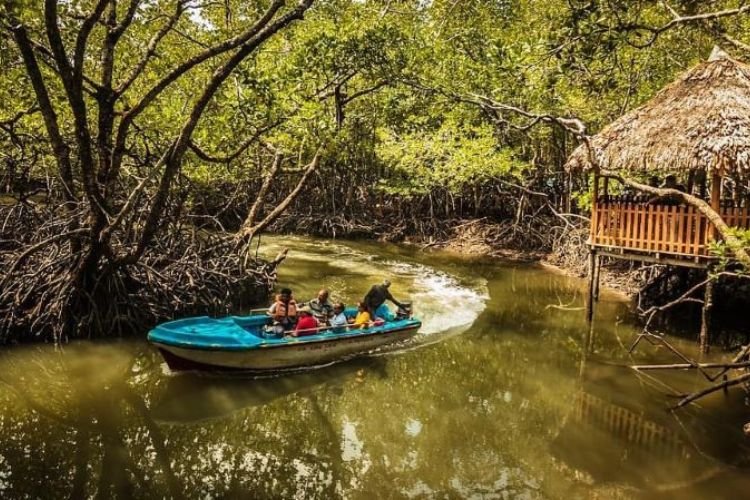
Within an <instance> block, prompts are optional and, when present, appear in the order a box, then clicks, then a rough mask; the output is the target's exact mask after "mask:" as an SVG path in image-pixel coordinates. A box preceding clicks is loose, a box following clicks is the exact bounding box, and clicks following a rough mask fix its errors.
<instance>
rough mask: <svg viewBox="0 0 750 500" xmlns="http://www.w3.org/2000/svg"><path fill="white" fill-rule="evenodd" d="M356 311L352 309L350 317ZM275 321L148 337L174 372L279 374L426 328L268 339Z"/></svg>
mask: <svg viewBox="0 0 750 500" xmlns="http://www.w3.org/2000/svg"><path fill="white" fill-rule="evenodd" d="M352 312H356V311H354V310H351V309H348V310H347V311H346V314H347V316H349V315H351V314H352ZM270 322H271V318H270V317H269V316H268V315H266V314H265V312H263V313H261V312H256V311H251V314H250V315H249V316H228V317H225V318H210V317H207V316H201V317H194V318H185V319H179V320H175V321H170V322H167V323H163V324H161V325H159V326H157V327H156V328H154V329H153V330H151V331H150V332H149V334H148V340H149V341H150V342H151V343H152V344H154V345H155V346H156V347H157V348H158V349H159V351H160V352H161V354H162V356H163V357H164V360H165V361H166V362H167V365H168V366H169V368H170V369H171V370H174V371H180V370H245V371H253V372H255V371H273V370H282V369H290V368H300V367H306V366H315V365H323V364H328V363H331V362H334V361H339V360H342V359H348V358H351V357H354V356H356V355H358V354H363V353H367V352H370V351H372V350H373V349H376V348H378V347H381V346H384V345H388V344H393V343H396V342H400V341H403V340H406V339H408V338H410V337H412V336H413V335H414V334H416V333H417V330H418V329H419V328H420V327H421V326H422V323H421V321H419V320H418V319H416V318H401V319H394V320H392V321H388V322H385V323H383V324H379V325H373V326H370V327H368V328H362V329H339V330H335V329H331V328H329V327H323V328H316V329H315V330H314V331H313V332H312V333H313V334H312V335H306V336H301V337H293V336H290V335H288V334H289V333H291V332H285V333H287V335H284V336H283V337H281V338H267V337H266V334H265V330H266V327H267V326H268V325H269V324H270Z"/></svg>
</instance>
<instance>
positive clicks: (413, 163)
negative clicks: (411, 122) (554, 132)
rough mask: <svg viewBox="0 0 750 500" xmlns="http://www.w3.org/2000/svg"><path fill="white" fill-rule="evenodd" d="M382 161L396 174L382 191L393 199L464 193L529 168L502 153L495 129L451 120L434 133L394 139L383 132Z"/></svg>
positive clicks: (485, 125) (413, 134) (385, 131)
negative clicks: (438, 192)
mask: <svg viewBox="0 0 750 500" xmlns="http://www.w3.org/2000/svg"><path fill="white" fill-rule="evenodd" d="M378 132H379V134H380V141H381V142H380V144H379V145H378V148H377V154H378V156H379V157H380V158H381V159H382V160H383V161H384V162H385V164H386V165H387V166H388V167H389V169H390V170H391V171H392V176H393V177H390V178H388V179H385V180H383V182H382V184H381V187H382V188H383V190H384V191H385V192H388V193H391V194H402V195H407V196H408V195H412V194H426V193H429V192H430V191H432V190H433V189H447V190H448V191H450V192H453V193H460V192H461V191H462V190H463V189H464V188H465V187H467V186H471V185H475V184H481V183H484V182H487V181H488V180H490V179H493V178H496V177H501V176H506V175H515V176H518V175H520V174H522V172H523V170H524V168H525V167H526V166H525V164H523V163H522V162H519V161H517V160H514V158H513V153H512V151H511V150H509V149H501V148H498V144H497V139H496V137H495V135H494V130H493V128H492V127H491V126H490V125H487V124H481V125H468V124H464V123H461V122H458V121H454V120H448V121H446V122H445V123H444V124H442V126H440V128H438V129H437V130H435V131H433V132H430V133H418V132H415V133H408V134H405V135H400V136H399V135H395V134H393V133H392V132H391V131H388V130H386V129H381V130H379V131H378Z"/></svg>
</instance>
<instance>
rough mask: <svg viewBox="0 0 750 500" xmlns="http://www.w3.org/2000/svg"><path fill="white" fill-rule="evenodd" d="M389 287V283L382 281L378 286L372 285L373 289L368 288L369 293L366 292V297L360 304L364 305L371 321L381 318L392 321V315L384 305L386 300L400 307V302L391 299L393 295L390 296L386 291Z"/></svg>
mask: <svg viewBox="0 0 750 500" xmlns="http://www.w3.org/2000/svg"><path fill="white" fill-rule="evenodd" d="M390 286H391V282H390V281H388V280H384V281H383V283H382V284H380V285H373V287H372V288H370V291H369V292H367V295H365V298H364V300H363V301H362V302H364V303H365V307H366V308H367V311H368V312H369V313H370V315H371V316H372V319H373V320H374V319H375V318H382V319H384V320H391V319H393V314H392V313H391V311H390V310H388V307H387V306H386V305H385V301H386V300H390V301H391V302H393V303H394V304H396V306H398V307H401V302H399V301H398V300H396V299H395V298H393V295H391V292H390V291H389V290H388V288H389V287H390Z"/></svg>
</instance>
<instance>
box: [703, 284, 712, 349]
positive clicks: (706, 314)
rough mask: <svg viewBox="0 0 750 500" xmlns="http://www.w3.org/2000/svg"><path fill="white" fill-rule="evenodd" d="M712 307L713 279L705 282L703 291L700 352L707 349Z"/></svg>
mask: <svg viewBox="0 0 750 500" xmlns="http://www.w3.org/2000/svg"><path fill="white" fill-rule="evenodd" d="M713 307H714V280H713V279H709V280H708V281H707V282H706V289H705V290H704V292H703V311H702V315H701V334H700V347H701V353H703V354H707V353H708V349H709V340H710V338H709V334H710V331H711V310H712V309H713Z"/></svg>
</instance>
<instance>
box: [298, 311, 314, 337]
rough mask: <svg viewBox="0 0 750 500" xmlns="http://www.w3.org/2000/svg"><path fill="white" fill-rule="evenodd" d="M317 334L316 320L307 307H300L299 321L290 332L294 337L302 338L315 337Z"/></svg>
mask: <svg viewBox="0 0 750 500" xmlns="http://www.w3.org/2000/svg"><path fill="white" fill-rule="evenodd" d="M317 333H318V320H317V319H315V316H313V314H312V309H310V308H309V307H307V306H305V307H301V308H300V310H299V320H297V326H296V327H295V329H294V331H293V332H292V336H294V337H303V336H305V335H316V334H317Z"/></svg>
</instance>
